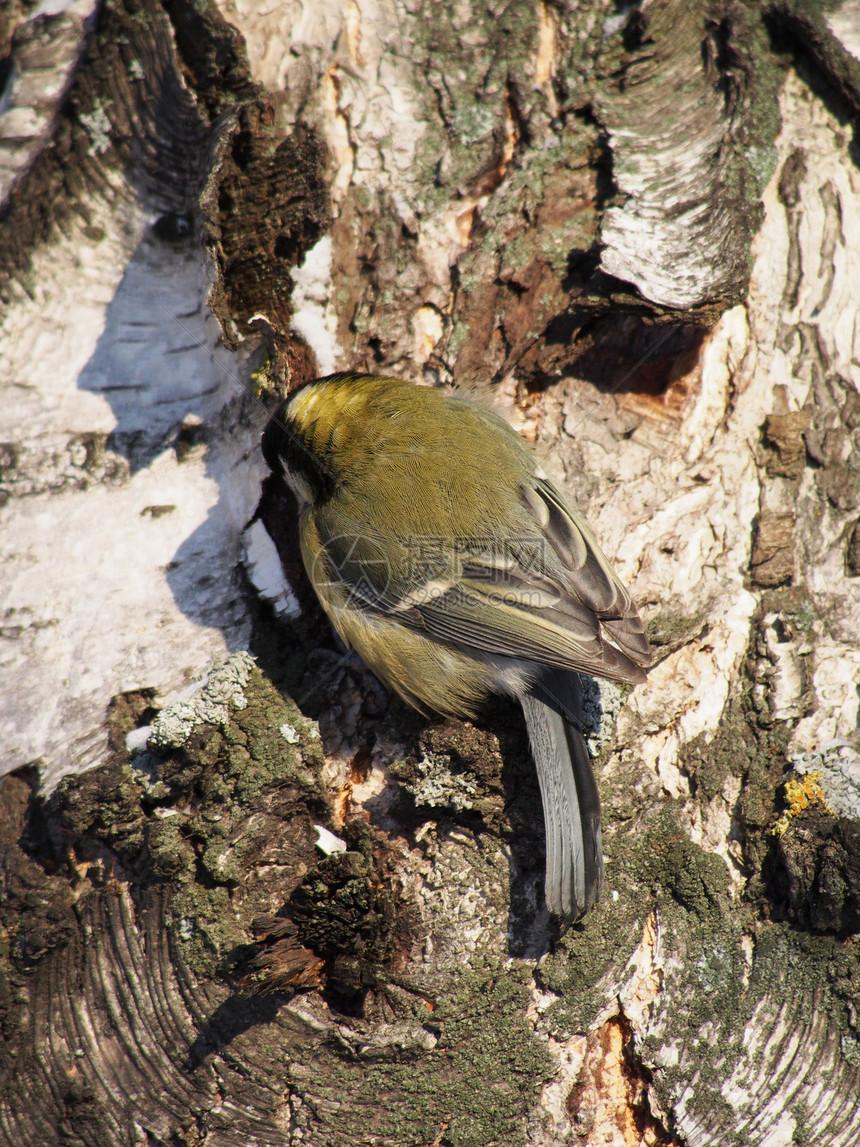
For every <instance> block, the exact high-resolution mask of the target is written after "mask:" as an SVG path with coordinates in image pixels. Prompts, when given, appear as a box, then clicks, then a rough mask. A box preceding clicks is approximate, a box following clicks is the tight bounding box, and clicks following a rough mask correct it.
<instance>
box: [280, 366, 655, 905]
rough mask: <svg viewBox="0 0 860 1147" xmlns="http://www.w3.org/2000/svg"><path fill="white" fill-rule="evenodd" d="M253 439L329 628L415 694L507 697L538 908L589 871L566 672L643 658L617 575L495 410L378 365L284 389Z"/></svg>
mask: <svg viewBox="0 0 860 1147" xmlns="http://www.w3.org/2000/svg"><path fill="white" fill-rule="evenodd" d="M263 451H264V454H265V457H266V460H267V462H268V463H269V466H270V467H271V469H272V471H273V472H274V473H276V474H278V475H281V476H283V477H284V478H285V479H286V481H287V482H288V483H289V485H290V486H291V487H292V489H293V490H294V491H295V493H296V495H297V497H298V500H299V504H300V507H301V516H300V521H299V530H300V538H301V551H302V559H303V561H304V565H305V569H306V570H307V573H308V577H309V578H310V580H311V583H312V585H313V587H314V589H315V591H316V594H317V596H318V598H319V600H320V603H321V605H322V607H323V609H324V610H325V612H326V614H327V615H328V617H329V619H330V620H331V623H332V625H333V626H334V628H335V629H336V630H337V632H338V634H339V635H340V637H341V638H342V639H343V641H345V642H346V644H347V645H348V646H350V647H351V648H353V649H355V650H356V651H357V652H358V653H359V654H360V656H361V657H362V659H363V660H364V661H365V663H366V664H367V665H368V666H369V668H370V669H372V670H373V672H374V673H375V674H376V675H377V676H378V677H379V678H380V680H381V681H382V682H383V683H384V684H385V685H386V686H387V687H388V688H389V689H391V690H393V691H394V692H395V693H397V694H399V695H400V696H401V697H402V698H403V699H404V700H405V701H407V702H408V703H409V704H410V705H413V706H414V707H415V708H417V709H419V710H421V711H422V712H428V711H433V712H436V713H441V714H445V715H449V716H459V717H472V716H474V714H475V712H476V710H477V708H478V707H479V706H480V704H481V702H482V701H484V700H485V699H486V697H487V696H488V695H489V694H491V693H505V694H510V695H513V696H515V697H517V698H519V700H520V703H521V704H522V707H523V712H524V714H525V718H526V723H527V726H528V730H529V738H530V741H531V746H532V754H533V756H534V760H535V765H536V767H537V774H538V780H539V782H540V789H541V797H542V800H543V810H544V823H545V827H546V854H547V855H546V882H545V896H546V903H547V907H548V908H549V910H550V911H551V912H553V913H555V914H556V915H559V916H562V917H566V918H569V919H570V918H573V919H575V918H577V917H579V916H581V915H582V913H583V912H585V911H586V910H587V909H589V908H590V907H592V905H593V904H595V903H596V902H597V900H598V898H599V896H600V889H601V884H602V880H603V852H602V848H601V839H600V799H599V796H598V791H597V784H596V781H595V779H594V773H593V770H592V767H591V761H590V759H589V756H588V750H587V748H586V745H585V741H584V739H583V736H582V733H581V731H580V728H579V724H580V721H581V709H580V681H579V673H580V672H582V673H590V674H594V675H596V676H598V677H606V678H608V679H609V680H612V681H618V682H623V683H628V684H635V683H636V682H639V681H642V680H644V678H645V674H644V672H643V668H642V667H643V666H646V665H647V664H648V663H649V662H650V649H649V646H648V640H647V638H646V636H645V633H644V630H643V628H642V623H641V621H640V619H639V614H638V613H637V611H636V607H635V605H634V604H633V602H632V600H631V598H630V595H629V593H628V592H627V590H626V589H625V588H624V586H623V585H622V584H621V582H620V581H619V580H618V578H617V577H616V575H615V574H614V573H613V571H612V569H611V567H610V565H609V562H608V561H607V559H606V558H605V556H604V555H603V553H602V552H601V550H600V548H599V546H598V545H597V542H596V541H595V539H594V537H593V535H592V533H591V531H590V530H589V528H588V526H587V525H586V524H585V522H584V521H583V520H582V519H581V518H580V517H579V516H578V515H577V514H576V513H575V511H574V510H573V509H572V508H571V507H570V506H569V505H568V504H567V502H566V501H565V499H564V497H563V496H562V495H561V494H560V493H559V491H558V489H557V488H556V487H555V486H554V485H553V483H552V482H551V481H550V480H549V479H548V478H547V477H546V475H545V474H544V473H543V471H542V469H541V467H540V465H539V463H538V461H537V459H536V457H535V455H534V454H533V453H532V451H531V450H530V449H529V448H528V446H527V445H526V444H525V443H524V442H523V440H522V439H521V438H520V437H519V435H517V434H516V433H515V432H514V431H513V430H512V429H511V427H510V426H508V425H507V423H506V422H504V421H503V420H502V419H501V418H499V417H497V416H496V415H495V414H492V413H491V412H490V411H488V410H485V409H484V408H482V407H481V406H479V405H477V404H476V403H474V402H472V401H469V400H468V399H465V398H461V397H456V396H452V395H451V394H449V393H447V392H445V391H442V390H435V389H431V388H428V387H421V386H414V385H413V384H412V383H409V382H404V381H402V380H400V379H396V378H380V377H377V376H375V375H363V374H333V375H330V376H329V377H327V378H320V379H316V380H315V381H313V382H309V383H307V384H306V385H304V386H302V387H300V388H299V389H297V390H296V391H295V392H294V393H293V394H292V395H290V397H289V398H288V399H287V401H286V403H285V405H284V406H283V408H282V409H281V410H280V411H279V412H278V414H277V415H276V416H275V417H274V418H273V419H272V420H271V421H270V423H269V425H268V426H267V428H266V431H265V434H264V437H263Z"/></svg>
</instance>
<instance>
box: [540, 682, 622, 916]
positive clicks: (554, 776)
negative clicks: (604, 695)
mask: <svg viewBox="0 0 860 1147" xmlns="http://www.w3.org/2000/svg"><path fill="white" fill-rule="evenodd" d="M521 702H522V707H523V712H524V714H525V718H526V725H527V726H528V730H529V739H530V741H531V746H532V755H533V756H534V761H535V766H536V768H537V775H538V782H539V784H540V791H541V798H542V800H543V817H544V825H545V827H546V884H545V889H546V904H547V908H549V910H550V912H552V913H553V914H555V915H557V916H561V917H565V918H569V919H574V920H575V919H577V918H578V917H579V916H582V914H583V913H584V912H587V911H588V909H589V908H592V907H593V906H594V905H595V904H596V903H597V901H598V900H599V899H600V890H601V887H602V885H603V849H602V846H601V840H600V795H599V793H598V791H597V782H596V780H595V778H594V770H593V769H592V767H591V758H590V757H589V755H588V749H587V748H586V745H585V740H584V738H583V736H582V733H581V732H580V731H579V729H578V728H577V724H576V723H575V722H577V721H578V720H579V713H580V709H579V676H578V674H574V673H569V672H566V673H565V672H555V673H551V674H548V675H547V676H546V677H545V678H544V679H543V680H542V681H540V682H539V683H537V684H536V685H535V686H534V687H533V689H532V692H531V693H530V694H526V695H525V696H524V697H522V699H521Z"/></svg>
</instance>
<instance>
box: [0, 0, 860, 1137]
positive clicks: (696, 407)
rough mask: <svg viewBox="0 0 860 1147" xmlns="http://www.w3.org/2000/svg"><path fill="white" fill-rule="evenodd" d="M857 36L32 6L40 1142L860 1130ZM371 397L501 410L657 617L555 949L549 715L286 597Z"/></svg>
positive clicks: (3, 483) (24, 1073) (182, 6)
mask: <svg viewBox="0 0 860 1147" xmlns="http://www.w3.org/2000/svg"><path fill="white" fill-rule="evenodd" d="M857 19H858V7H857V5H856V3H854V2H853V0H847V2H846V3H843V4H842V5H838V6H835V7H832V8H830V9H828V10H827V11H826V12H825V11H824V10H823V9H821V10H820V9H819V6H818V5H816V4H814V3H811V2H807V0H778V2H777V0H772V2H768V3H762V4H761V5H753V6H751V5H738V4H734V3H730V2H728V0H727V2H725V3H719V4H717V5H714V4H710V5H707V6H705V5H699V6H697V5H690V4H683V3H680V2H676V0H646V2H645V3H642V4H640V5H636V6H634V7H633V8H631V9H629V10H625V12H623V13H619V12H616V10H615V7H614V6H612V5H608V6H607V5H604V4H600V3H596V2H595V3H592V2H589V3H586V4H580V5H573V4H568V3H564V2H559V3H553V4H539V5H537V6H529V5H520V4H515V3H504V2H502V3H498V4H495V5H492V6H491V7H486V6H485V7H483V8H482V7H480V6H479V5H472V4H465V5H463V4H460V5H447V4H442V5H439V4H436V3H434V4H428V3H425V2H423V0H415V2H411V0H410V2H408V3H406V2H401V0H383V2H380V3H375V2H371V0H358V2H357V3H351V4H348V5H345V6H344V5H342V4H340V3H335V2H334V0H331V2H329V0H314V2H313V3H305V2H302V0H287V2H285V3H283V4H278V5H275V6H268V7H267V6H263V5H260V4H258V3H256V0H222V2H221V3H220V4H219V5H216V4H215V3H210V2H208V0H207V2H202V3H197V2H196V0H195V2H193V3H192V2H191V0H168V2H166V3H165V4H163V5H159V4H156V3H154V2H151V0H102V2H101V3H99V4H92V3H88V2H86V0H76V2H74V3H70V4H68V5H66V6H64V7H62V8H61V10H59V9H58V10H57V11H53V10H52V11H51V12H47V11H41V12H36V11H35V10H34V9H33V7H32V6H28V5H26V4H24V3H21V4H16V5H11V6H8V7H7V9H6V10H4V13H3V14H2V17H0V44H2V45H3V48H2V50H3V53H4V57H3V60H2V62H0V64H1V65H2V66H0V76H2V77H3V78H4V80H5V84H6V87H5V96H4V101H3V103H2V105H0V205H2V206H0V212H2V214H0V220H2V221H0V297H2V299H3V302H4V314H3V318H2V325H3V339H2V341H0V361H2V363H3V372H2V379H3V384H4V403H3V409H2V415H0V418H2V420H3V421H2V428H0V520H2V529H0V547H2V556H3V568H4V574H5V575H6V576H5V577H4V586H3V590H2V597H3V604H2V610H0V643H2V644H0V665H2V673H3V682H2V690H3V698H4V700H3V710H2V716H0V731H2V740H3V744H4V749H5V753H4V767H3V772H4V779H3V781H2V786H0V892H2V895H0V1028H2V1039H0V1139H2V1141H3V1142H8V1143H9V1144H15V1147H20V1145H26V1147H30V1145H31V1144H32V1145H33V1147H36V1145H39V1147H42V1145H48V1144H53V1143H74V1144H82V1145H84V1144H86V1145H89V1144H93V1145H98V1147H112V1145H114V1144H116V1145H118V1147H119V1145H122V1147H125V1145H126V1144H137V1143H141V1142H149V1143H176V1144H180V1143H184V1144H200V1145H203V1144H206V1145H207V1147H216V1145H221V1144H224V1145H227V1144H232V1143H235V1144H242V1145H246V1144H272V1145H275V1144H278V1145H280V1144H287V1143H289V1144H298V1143H308V1144H323V1143H325V1144H331V1145H337V1144H344V1145H350V1147H353V1145H355V1144H362V1143H367V1144H371V1143H373V1144H392V1145H394V1144H396V1145H397V1147H404V1145H407V1144H414V1145H415V1147H419V1145H426V1144H436V1145H437V1147H443V1145H444V1147H471V1145H474V1147H479V1145H480V1147H486V1145H487V1144H493V1143H497V1144H503V1145H506V1147H507V1145H510V1147H514V1145H518V1144H533V1145H534V1147H537V1145H539V1144H559V1143H584V1144H595V1145H596V1144H598V1143H600V1144H619V1145H620V1144H624V1145H628V1144H630V1145H633V1144H637V1145H644V1144H685V1145H686V1147H692V1145H699V1144H701V1145H703V1147H704V1145H705V1144H707V1145H709V1147H710V1145H714V1144H726V1145H729V1144H733V1143H737V1142H743V1143H745V1144H751V1145H758V1144H761V1145H765V1144H766V1145H767V1147H780V1145H783V1144H785V1145H786V1147H788V1145H789V1144H794V1143H800V1142H815V1143H816V1144H822V1145H826V1147H854V1145H857V1144H860V1118H858V1115H857V1110H856V1107H857V1104H856V1095H857V1091H858V1084H860V1028H858V1018H857V1017H858V1014H860V958H858V952H857V943H856V937H857V934H858V929H860V905H858V897H857V891H856V890H857V881H858V872H857V863H858V860H857V858H858V848H860V839H858V824H860V796H858V793H860V781H858V776H860V757H858V746H857V728H858V691H857V690H858V680H860V581H859V580H858V571H860V557H858V552H860V542H858V536H860V523H858V505H860V446H858V426H860V397H859V396H858V395H860V367H858V361H860V355H858V338H860V335H858V331H860V318H858V315H860V293H858V287H857V284H858V283H860V255H858V252H860V230H858V227H860V225H859V224H858V220H860V175H858V170H857V164H856V154H855V153H856V148H855V146H854V142H853V139H852V131H853V127H854V124H855V121H856V117H857V115H858V114H860V97H858V92H860V39H858V35H857V31H856V29H857ZM336 368H349V369H370V370H375V371H380V370H384V371H386V372H391V373H400V374H404V375H406V376H408V377H411V378H413V379H415V380H416V381H425V382H430V383H447V382H450V381H452V380H453V381H456V382H457V383H459V384H461V385H467V386H470V387H473V388H475V389H476V390H483V391H484V392H485V393H488V394H490V395H492V400H493V401H494V402H495V404H496V405H497V406H499V407H501V408H503V409H504V410H505V411H506V412H507V413H508V415H509V416H510V418H511V420H512V421H513V422H514V423H515V424H516V425H517V427H518V428H519V429H520V430H521V431H522V433H523V434H524V435H526V436H527V437H529V438H530V439H532V440H533V441H534V442H535V444H536V447H537V449H538V450H539V451H540V452H541V454H542V457H543V458H544V459H545V465H547V466H548V467H550V468H554V469H555V471H556V473H557V474H558V475H559V478H560V480H561V481H563V482H564V483H565V484H566V486H567V488H568V491H569V492H570V494H571V497H572V498H573V499H574V501H575V502H576V503H577V504H578V505H579V506H580V507H581V508H582V509H583V511H584V513H585V514H586V516H587V517H588V518H589V520H590V521H591V522H592V524H593V526H594V528H595V530H596V532H597V534H598V535H599V537H600V539H601V542H602V544H603V545H604V548H605V549H606V550H607V552H608V553H609V554H610V555H611V557H612V559H613V561H614V563H615V564H616V566H617V568H618V570H619V572H620V574H621V576H622V577H623V579H624V580H625V581H626V582H627V583H628V584H629V585H630V586H631V589H632V591H633V593H634V596H635V598H636V599H637V601H638V602H639V603H640V605H641V606H642V612H643V616H644V617H645V618H646V620H647V623H648V627H649V633H650V635H651V638H652V643H653V645H654V648H655V651H656V655H657V656H656V664H655V666H654V668H653V669H652V670H651V672H650V674H649V680H648V682H647V684H645V685H643V686H639V687H637V688H636V689H635V690H633V691H632V692H629V693H625V692H623V691H621V690H619V689H617V688H616V687H614V686H607V685H601V686H599V687H598V686H597V685H591V686H589V687H588V689H587V697H588V702H589V707H590V708H589V713H590V721H591V727H590V729H589V730H588V731H589V735H590V740H591V744H592V747H593V749H594V752H595V754H596V756H597V763H598V766H599V768H598V773H599V777H600V785H601V795H602V800H603V818H604V848H605V852H606V857H607V876H606V894H605V898H604V900H603V902H602V903H601V904H600V905H599V906H598V907H597V908H596V909H595V911H594V912H592V913H591V914H590V915H589V916H588V917H587V918H586V919H585V920H584V921H583V922H582V923H581V924H579V925H577V926H575V927H574V928H572V929H570V930H569V931H568V932H567V933H565V934H562V935H560V934H559V933H558V931H557V930H556V928H555V926H554V925H553V923H552V921H550V920H549V919H548V917H547V914H546V910H545V907H544V906H543V904H542V900H541V882H542V871H543V836H542V824H541V816H540V802H539V794H538V791H537V786H536V781H535V777H534V771H533V767H532V765H531V763H530V761H529V756H528V749H527V743H526V737H525V732H524V730H523V728H522V724H521V721H520V718H519V715H518V713H516V712H513V711H512V710H511V709H510V708H509V707H508V706H506V705H505V704H503V703H501V702H499V703H498V704H496V705H494V706H493V707H492V708H491V709H490V710H489V711H488V713H487V714H486V719H485V720H484V721H483V722H482V723H481V725H480V726H476V725H472V724H470V723H465V722H455V721H446V722H432V721H431V722H428V721H427V720H425V719H423V718H419V717H418V716H417V715H415V714H413V713H410V712H407V711H406V710H405V709H404V708H403V707H402V706H400V705H399V703H397V702H393V701H391V700H390V699H388V698H387V697H386V696H385V694H384V691H383V690H382V689H381V688H380V687H379V685H378V684H377V683H376V682H374V680H373V678H372V677H371V676H370V674H369V673H368V672H367V671H366V670H364V669H363V667H362V666H361V665H360V664H358V663H357V662H356V661H355V660H354V659H349V658H344V657H343V655H342V653H341V651H340V650H338V649H337V648H336V647H335V645H334V644H333V641H332V638H331V635H330V634H329V632H328V629H327V626H326V625H325V624H324V621H323V619H322V616H321V614H320V612H319V609H318V607H317V606H316V604H315V602H314V601H313V598H312V595H311V594H310V593H309V590H308V587H307V585H306V584H305V582H304V580H303V575H302V573H301V568H300V563H299V562H298V559H297V550H296V541H295V521H294V507H293V506H292V504H291V502H290V499H289V496H288V494H287V493H286V492H285V491H284V490H283V489H281V488H280V487H279V485H278V484H277V482H275V481H274V480H273V479H272V478H271V477H270V476H268V475H267V473H266V469H265V466H264V465H263V463H262V459H261V458H260V455H259V451H258V449H257V444H258V440H259V434H260V431H261V429H262V426H263V425H264V423H265V420H266V417H267V403H268V402H269V401H270V398H271V396H272V394H275V395H276V394H277V392H278V391H279V390H280V389H281V388H282V387H283V385H284V384H285V383H287V382H291V383H295V382H298V381H301V380H302V379H303V378H305V377H309V376H310V375H312V374H313V373H314V372H316V371H324V370H330V369H336ZM258 396H261V397H258ZM246 649H250V650H251V652H252V653H253V655H254V658H255V663H253V662H251V660H250V659H249V658H248V657H247V655H246V654H245V653H244V652H241V651H244V650H246ZM236 651H240V652H236ZM227 654H232V655H231V656H229V657H228V658H227V659H226V661H225V660H224V659H225V656H226V655H227ZM212 658H216V659H217V661H216V664H215V667H214V668H210V671H209V673H208V676H207V677H206V678H205V680H204V681H203V682H202V683H200V684H198V685H197V686H196V687H195V688H193V689H192V690H191V691H190V692H188V691H186V692H185V693H183V692H182V690H183V688H184V687H186V686H187V684H188V681H189V680H191V679H192V678H197V677H199V676H200V674H201V673H203V672H204V670H205V668H206V666H207V664H208V663H210V661H211V659H212ZM88 766H94V767H88ZM316 826H320V827H321V828H322V829H323V830H326V831H324V832H322V833H320V832H319V831H318V829H317V828H316ZM321 846H322V847H321ZM323 849H326V850H328V851H327V853H326V852H324V851H323Z"/></svg>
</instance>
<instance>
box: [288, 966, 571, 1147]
mask: <svg viewBox="0 0 860 1147" xmlns="http://www.w3.org/2000/svg"><path fill="white" fill-rule="evenodd" d="M529 982H530V977H529V973H528V970H527V969H525V968H521V967H516V966H514V967H511V966H510V965H508V964H506V963H505V962H503V961H499V962H497V963H496V964H494V965H493V966H489V967H486V968H483V969H479V970H475V971H469V970H464V971H463V972H462V973H461V974H459V975H458V976H457V977H456V978H455V979H454V980H453V981H452V982H450V983H449V984H448V985H447V986H446V988H445V990H444V992H442V993H440V995H439V997H438V999H437V1001H436V1006H435V1009H434V1011H433V1012H432V1014H429V1015H428V1017H427V1021H426V1026H427V1027H428V1028H429V1029H430V1030H431V1031H432V1032H433V1034H434V1035H435V1037H436V1039H435V1047H433V1049H432V1050H431V1051H421V1050H418V1049H416V1051H415V1053H414V1057H413V1058H412V1059H411V1061H410V1062H394V1063H392V1062H372V1061H371V1062H368V1060H366V1059H365V1060H356V1058H355V1057H354V1056H353V1055H350V1054H347V1053H346V1052H344V1053H342V1054H341V1056H339V1057H338V1058H337V1059H334V1058H333V1059H331V1060H329V1061H328V1062H327V1063H326V1064H325V1067H324V1072H325V1074H324V1078H325V1079H326V1080H327V1083H326V1091H327V1092H328V1093H329V1094H330V1095H331V1097H332V1099H334V1097H335V1096H348V1097H349V1102H348V1104H342V1105H339V1110H338V1118H337V1135H338V1139H337V1141H338V1142H349V1143H366V1142H370V1141H377V1142H382V1143H397V1144H398V1145H399V1147H424V1145H426V1144H428V1143H432V1142H434V1141H436V1142H443V1143H445V1144H447V1145H448V1147H491V1145H497V1147H517V1145H518V1144H522V1143H525V1141H526V1117H527V1115H528V1112H529V1110H530V1108H531V1107H532V1105H533V1103H534V1101H535V1099H536V1096H537V1090H538V1088H539V1087H540V1085H541V1084H542V1083H543V1082H544V1081H545V1080H546V1079H548V1078H549V1077H550V1075H551V1074H552V1065H551V1062H550V1059H549V1056H548V1054H547V1052H546V1048H545V1047H544V1045H543V1044H542V1043H541V1042H540V1041H539V1040H538V1039H537V1038H536V1037H535V1035H534V1033H533V1032H532V1030H531V1028H530V1026H529V1023H528V1021H527V1018H526V1009H527V1007H528V1005H529V1003H530V990H529ZM296 1086H297V1090H298V1092H299V1094H300V1095H304V1094H306V1093H307V1094H308V1099H309V1100H310V1102H317V1103H318V1102H319V1098H318V1090H317V1088H315V1087H313V1086H311V1087H310V1088H306V1086H303V1083H302V1080H301V1079H297V1080H296Z"/></svg>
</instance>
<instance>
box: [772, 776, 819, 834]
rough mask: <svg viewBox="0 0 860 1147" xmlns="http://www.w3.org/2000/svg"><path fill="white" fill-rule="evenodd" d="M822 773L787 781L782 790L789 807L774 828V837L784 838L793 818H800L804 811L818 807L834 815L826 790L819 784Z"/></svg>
mask: <svg viewBox="0 0 860 1147" xmlns="http://www.w3.org/2000/svg"><path fill="white" fill-rule="evenodd" d="M820 777H821V773H802V774H801V775H800V776H799V777H792V779H791V780H790V781H786V782H785V785H784V786H783V790H782V797H783V800H784V801H785V803H786V805H787V806H788V807H787V808H786V810H785V812H784V813H783V814H782V816H781V817H780V818H779V820H778V821H777V822H776V824H775V825H774V826H773V834H774V836H784V835H785V831H786V829H787V828H788V826H789V824H790V823H791V818H792V817H795V816H799V814H800V813H802V812H803V810H804V809H807V808H811V807H812V806H813V805H818V806H819V807H820V808H821V809H822V810H823V811H824V812H826V813H829V814H830V815H831V816H832V815H833V810H832V809H831V808H829V807H828V804H827V800H826V798H825V796H824V789H823V788H822V787H821V785H820V784H819V783H818V781H819V778H820Z"/></svg>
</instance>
